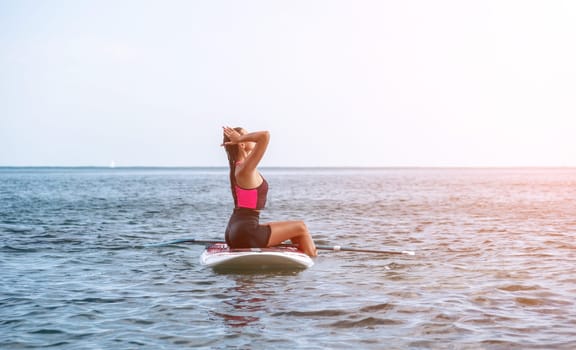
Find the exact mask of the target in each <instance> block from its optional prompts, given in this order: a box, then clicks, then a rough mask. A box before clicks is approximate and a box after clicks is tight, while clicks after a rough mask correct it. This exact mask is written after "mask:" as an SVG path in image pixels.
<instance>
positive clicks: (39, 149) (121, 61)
mask: <svg viewBox="0 0 576 350" xmlns="http://www.w3.org/2000/svg"><path fill="white" fill-rule="evenodd" d="M575 43H576V2H575V1H568V0H567V1H556V0H541V1H531V0H518V1H510V0H483V1H465V0H455V1H446V0H435V1H428V0H402V1H385V0H381V1H378V0H374V1H367V0H350V1H338V0H325V1H318V0H302V1H301V0H290V1H275V0H262V1H252V0H245V1H237V0H232V1H221V0H211V1H184V0H182V1H176V0H165V1H142V0H132V1H131V0H122V1H112V0H97V1H93V0H85V1H75V0H69V1H65V0H53V1H33V0H0V166H109V165H110V164H111V163H112V162H113V163H114V164H115V165H116V166H210V167H211V166H226V165H227V162H226V156H225V154H224V151H223V149H222V148H221V147H220V143H221V141H222V129H221V127H222V126H223V125H230V126H242V127H245V128H246V129H248V130H251V131H255V130H269V131H270V133H271V143H270V145H269V148H268V152H267V154H266V156H265V158H264V159H263V161H262V165H263V166H320V167H322V166H360V167H363V166H374V167H379V166H383V167H388V166H390V167H394V166H417V167H420V166H422V167H427V166H433V167H444V166H456V167H459V166H463V167H468V166H489V167H491V166H494V167H499V166H576V137H575V136H574V135H575V134H576V133H575V131H576V45H575Z"/></svg>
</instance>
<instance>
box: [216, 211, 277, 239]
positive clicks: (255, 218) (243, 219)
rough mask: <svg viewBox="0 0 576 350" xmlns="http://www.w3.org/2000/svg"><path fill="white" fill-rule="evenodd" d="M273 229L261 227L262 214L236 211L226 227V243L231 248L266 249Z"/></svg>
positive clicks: (267, 226)
mask: <svg viewBox="0 0 576 350" xmlns="http://www.w3.org/2000/svg"><path fill="white" fill-rule="evenodd" d="M271 232H272V229H271V228H270V226H269V225H260V213H259V212H257V211H254V210H250V209H243V208H238V209H234V213H232V216H231V217H230V220H229V221H228V227H226V243H227V244H228V246H229V247H230V248H266V247H267V246H268V241H269V240H270V233H271Z"/></svg>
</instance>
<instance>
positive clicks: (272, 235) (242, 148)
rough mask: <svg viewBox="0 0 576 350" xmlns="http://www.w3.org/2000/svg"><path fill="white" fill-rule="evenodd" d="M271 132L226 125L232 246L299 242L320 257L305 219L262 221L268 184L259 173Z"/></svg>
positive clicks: (229, 242)
mask: <svg viewBox="0 0 576 350" xmlns="http://www.w3.org/2000/svg"><path fill="white" fill-rule="evenodd" d="M269 141H270V133H269V132H268V131H257V132H252V133H248V132H247V131H246V130H244V129H242V128H234V129H233V128H230V127H224V143H223V146H224V147H225V148H226V154H227V155H228V162H229V165H230V188H231V190H232V196H233V197H234V212H233V214H232V216H231V217H230V221H229V222H228V227H227V228H226V243H227V244H228V245H229V246H230V247H231V248H265V247H270V246H275V245H278V244H281V243H282V242H284V241H286V240H290V241H292V243H293V244H297V245H298V247H299V249H300V250H302V251H303V252H304V253H306V254H308V255H309V256H312V257H314V256H317V252H316V246H315V245H314V241H313V240H312V237H311V236H310V233H309V232H308V228H307V227H306V225H305V224H304V222H303V221H281V222H271V223H268V224H265V225H261V224H260V221H259V220H260V210H261V209H263V208H264V206H265V205H266V196H267V194H268V183H267V182H266V180H265V179H264V178H263V177H262V175H260V173H259V172H258V169H257V167H258V163H260V160H261V159H262V157H263V156H264V153H266V148H267V147H268V142H269Z"/></svg>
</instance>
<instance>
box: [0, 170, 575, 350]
mask: <svg viewBox="0 0 576 350" xmlns="http://www.w3.org/2000/svg"><path fill="white" fill-rule="evenodd" d="M262 172H263V174H264V175H265V176H266V178H267V179H268V181H269V183H270V193H269V200H268V208H267V209H266V210H265V211H264V212H263V213H262V220H263V221H270V220H289V219H298V220H305V221H306V222H307V224H308V227H309V229H310V231H311V232H312V233H313V235H314V237H315V239H316V240H317V243H318V244H323V245H335V244H338V245H342V246H349V247H357V248H368V249H386V250H413V251H415V252H416V255H415V256H413V257H410V256H396V255H378V254H368V253H346V252H321V254H320V256H319V257H318V258H317V259H316V265H315V266H313V267H312V268H310V269H308V270H305V271H299V272H298V271H295V272H272V273H229V274H221V273H216V272H214V271H212V270H210V269H208V268H203V267H201V266H200V265H199V262H198V258H199V256H200V254H201V252H202V249H203V247H202V246H199V245H186V244H183V245H180V246H165V247H147V246H146V245H147V244H151V243H157V242H162V241H167V240H171V239H178V238H184V237H190V238H197V239H219V238H222V236H223V231H224V228H225V226H226V222H227V220H228V215H229V214H230V212H231V209H232V208H231V202H232V198H231V195H230V193H229V188H228V182H227V181H228V178H227V172H226V170H225V169H170V168H168V169H166V168H159V169H153V168H152V169H138V168H135V169H123V168H117V169H96V168H80V169H71V168H70V169H68V168H3V169H0V280H1V285H0V348H1V349H33V348H45V347H51V348H55V349H184V348H192V347H204V348H215V349H226V348H246V349H249V348H250V349H270V348H274V347H276V348H291V349H325V348H329V349H349V348H351V347H357V348H362V349H383V348H385V349H574V348H576V306H575V301H576V275H575V274H574V266H576V234H575V232H576V216H575V213H576V201H575V198H576V169H263V170H262Z"/></svg>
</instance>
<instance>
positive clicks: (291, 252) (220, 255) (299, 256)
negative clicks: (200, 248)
mask: <svg viewBox="0 0 576 350" xmlns="http://www.w3.org/2000/svg"><path fill="white" fill-rule="evenodd" d="M200 263H201V264H202V265H204V266H208V267H212V268H214V269H223V270H228V269H230V270H289V269H306V268H308V267H311V266H312V265H314V261H313V260H312V259H311V258H310V257H309V256H308V255H306V254H304V253H302V252H301V251H299V250H298V249H296V248H295V247H282V246H279V247H274V248H249V249H230V248H229V247H228V246H227V245H226V244H225V243H215V244H212V245H210V246H208V247H206V249H205V250H204V252H202V255H200Z"/></svg>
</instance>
